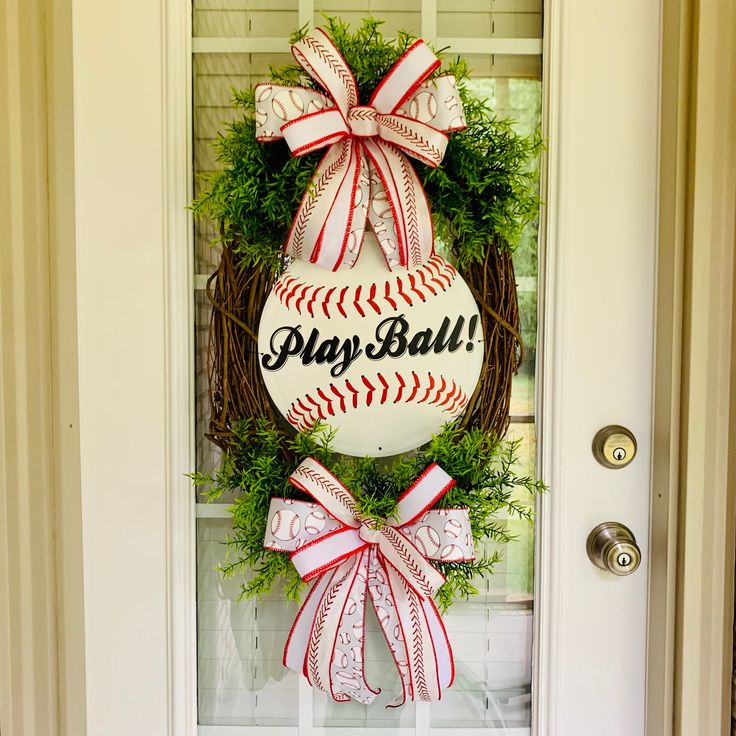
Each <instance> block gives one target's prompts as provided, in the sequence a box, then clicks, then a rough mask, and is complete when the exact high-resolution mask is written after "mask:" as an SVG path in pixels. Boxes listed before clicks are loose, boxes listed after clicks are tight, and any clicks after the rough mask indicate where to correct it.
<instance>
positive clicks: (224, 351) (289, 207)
mask: <svg viewBox="0 0 736 736" xmlns="http://www.w3.org/2000/svg"><path fill="white" fill-rule="evenodd" d="M326 31H327V36H328V37H329V39H331V42H332V44H334V47H335V48H336V49H337V51H339V54H340V55H341V56H342V58H343V59H344V62H345V63H346V64H347V66H348V67H349V68H350V69H351V70H352V73H353V75H354V78H355V82H356V84H357V90H358V97H359V104H361V105H365V104H367V102H368V100H369V99H370V98H371V94H372V93H373V91H374V89H375V88H376V87H377V85H378V84H379V82H381V80H382V79H384V77H386V75H387V72H388V71H389V70H390V69H392V67H394V65H395V64H397V62H399V61H400V60H401V59H403V58H404V57H405V55H406V54H407V53H408V52H409V51H410V50H411V49H413V48H414V46H415V45H416V44H415V41H416V40H415V39H414V38H413V37H411V36H410V35H408V34H405V33H400V34H399V35H398V36H397V38H395V39H386V38H384V37H383V35H382V34H381V32H380V23H379V22H378V21H376V20H372V19H367V20H364V21H363V23H362V25H361V26H360V27H359V28H357V29H355V30H352V29H351V28H350V27H349V26H347V25H346V24H344V23H343V22H341V21H339V20H337V19H334V18H328V19H327V21H326ZM307 37H308V35H307V29H306V28H303V29H300V30H299V31H297V32H296V33H295V34H294V35H293V36H292V37H291V39H290V42H291V43H292V44H297V43H299V42H300V41H302V40H303V39H305V38H307ZM444 71H445V73H449V74H452V75H454V78H455V82H456V85H457V94H458V95H459V99H460V100H461V102H462V106H463V108H464V112H465V120H466V122H467V126H466V127H465V128H464V129H462V130H458V131H456V132H454V133H453V135H452V136H450V137H449V141H448V143H447V148H446V151H445V154H444V160H443V162H442V165H441V166H438V167H436V168H432V167H429V166H422V165H418V166H416V167H415V169H416V174H417V175H418V177H419V180H420V182H421V185H422V187H423V188H424V191H425V192H426V195H427V200H428V204H429V208H430V210H431V214H432V225H433V227H434V233H435V247H436V248H437V250H438V251H439V252H440V253H441V254H442V255H443V256H445V258H447V260H448V261H450V262H451V263H452V264H453V265H454V268H456V269H457V271H458V272H459V273H460V275H461V276H462V277H463V278H464V280H465V282H466V283H467V285H468V287H469V289H470V292H471V293H472V295H473V297H474V299H475V301H476V303H477V305H478V307H479V311H480V317H481V325H482V332H483V338H484V344H485V351H484V357H483V366H482V371H481V376H482V378H481V381H480V382H479V384H478V388H477V389H476V390H475V392H474V393H473V394H472V396H470V397H469V398H468V401H467V405H466V406H465V408H464V411H463V413H462V415H461V416H459V417H458V418H457V419H456V420H455V421H453V422H450V423H448V424H446V425H445V426H444V428H442V429H441V430H440V431H439V432H437V433H436V434H435V435H434V436H432V438H431V440H430V441H429V442H428V443H427V444H426V445H425V446H423V447H420V448H418V449H416V450H414V451H411V452H407V453H404V454H402V455H400V456H397V457H394V458H390V459H385V458H383V459H375V458H371V457H349V456H346V455H342V454H340V453H338V452H336V451H335V450H333V448H332V445H333V440H334V438H335V431H334V430H333V429H332V428H331V427H330V426H329V424H328V423H327V422H323V421H315V422H312V423H310V425H309V426H308V427H306V428H305V429H302V430H301V431H298V432H295V431H294V430H293V428H292V427H290V426H289V425H288V424H287V423H286V422H285V421H284V418H283V417H282V416H281V414H280V413H279V411H278V410H277V409H276V408H275V407H274V405H273V403H272V401H271V399H270V398H269V393H268V391H267V389H266V386H265V384H264V381H263V378H262V375H261V367H260V364H259V351H258V334H257V333H258V324H259V320H260V317H261V313H262V311H263V309H264V305H265V304H266V301H267V299H268V297H269V294H271V291H272V289H273V287H274V284H275V283H276V282H277V280H278V279H279V277H280V275H281V274H282V272H283V271H284V269H285V268H286V267H287V266H288V265H289V259H288V257H286V256H285V255H284V252H283V247H284V242H285V240H286V238H287V236H288V235H289V232H290V228H291V226H292V222H293V220H294V218H295V215H296V213H297V211H298V209H299V207H300V203H301V202H302V198H303V196H304V193H305V191H307V190H308V188H309V186H310V182H311V181H312V179H313V177H314V175H315V170H316V168H317V167H318V165H319V163H320V160H321V154H320V153H318V152H316V153H307V154H306V155H303V156H299V157H295V156H292V154H291V152H290V150H289V148H288V147H287V146H286V145H285V144H284V142H283V141H280V142H274V143H270V144H268V145H263V144H262V143H261V142H259V141H258V140H257V136H256V131H257V125H258V120H257V100H256V93H255V91H254V90H246V91H238V92H235V93H234V97H233V99H234V104H235V106H236V107H237V108H239V109H240V110H241V112H242V116H241V117H240V119H238V120H236V121H235V122H232V123H230V124H229V125H228V126H227V129H226V132H225V133H224V134H223V135H221V136H220V138H219V140H218V141H217V143H216V146H217V152H218V161H219V163H220V165H221V168H220V169H219V170H218V171H216V172H215V173H213V174H212V175H210V176H209V178H208V179H207V181H206V187H205V190H204V191H203V192H202V194H201V195H200V196H199V197H198V198H197V199H196V200H195V201H194V203H193V210H194V212H195V214H196V215H198V216H206V217H209V218H211V219H213V220H214V221H215V222H216V223H218V225H219V238H218V240H217V243H218V244H219V245H220V246H221V248H222V256H221V260H220V263H219V267H218V268H217V270H216V271H215V272H214V273H213V274H212V276H211V277H210V279H209V281H208V284H207V294H208V297H209V299H210V301H211V304H212V316H211V322H210V332H209V364H208V368H209V379H210V394H209V395H210V404H211V420H210V432H209V434H208V437H209V438H210V439H211V440H212V441H213V442H215V443H216V444H217V445H218V446H219V447H220V448H222V450H223V455H222V461H221V464H220V467H219V468H218V469H217V471H216V472H215V473H214V474H211V475H210V474H199V473H197V474H194V476H193V477H194V480H195V483H196V484H197V485H198V486H202V487H203V488H204V491H205V493H206V494H207V496H208V498H209V499H210V500H214V499H216V498H219V497H221V496H222V495H223V494H234V496H235V501H234V503H233V505H232V506H231V512H232V520H233V532H232V534H231V536H230V537H229V538H228V540H227V544H228V547H229V553H230V554H229V558H228V560H227V561H226V562H225V563H224V564H223V566H222V568H221V569H222V571H223V572H224V573H225V574H226V575H233V574H236V573H238V574H243V575H244V577H245V580H244V582H243V588H242V591H243V595H245V596H251V595H257V596H262V595H265V594H267V593H268V592H269V591H271V590H272V588H273V586H274V585H276V584H280V585H283V588H284V590H285V592H286V595H287V596H288V597H289V598H292V599H294V598H297V597H299V595H300V593H301V590H302V587H303V585H304V582H305V579H309V576H306V575H304V574H302V571H298V570H297V568H296V567H295V566H294V565H292V560H291V559H290V557H289V556H287V555H284V554H282V552H284V551H288V550H287V549H285V548H283V547H282V548H279V547H273V546H271V547H268V545H267V546H266V547H264V535H266V537H268V534H269V527H273V524H274V522H275V517H274V507H273V503H274V499H277V500H278V502H279V503H283V504H294V503H302V504H309V503H310V502H311V498H310V495H311V496H314V493H311V494H310V493H309V485H308V484H307V485H304V484H302V483H301V482H298V480H295V478H296V476H297V475H298V473H299V472H300V470H303V469H304V467H305V463H309V462H313V463H316V464H317V465H316V466H314V467H316V468H317V469H318V473H323V474H322V475H321V476H320V478H319V479H318V480H319V482H320V483H322V484H323V485H324V484H327V485H329V484H330V483H332V486H333V487H338V486H339V489H341V490H339V491H338V492H339V493H342V491H345V493H343V494H342V495H343V497H347V498H348V501H347V505H348V507H349V508H351V509H352V511H351V514H352V513H354V514H355V518H356V519H357V520H358V521H359V522H360V528H361V532H360V535H361V536H360V538H361V539H366V540H368V539H369V538H370V539H369V541H370V543H371V544H375V539H374V538H372V537H370V535H371V534H373V533H375V534H379V532H381V533H383V532H386V530H387V528H388V527H389V526H390V524H387V522H386V520H390V519H391V518H392V517H393V516H394V515H395V514H396V513H397V505H398V504H400V500H401V498H403V496H402V494H404V495H405V491H406V489H407V488H410V489H411V488H414V487H415V485H416V483H417V482H418V481H415V480H414V479H416V478H417V477H419V478H420V479H421V478H424V476H425V475H426V474H427V473H428V471H429V470H430V469H434V468H436V467H438V466H439V468H440V469H441V472H442V473H444V474H445V475H442V477H443V478H444V477H445V476H447V477H450V478H451V479H452V482H449V483H447V484H446V485H445V486H444V487H443V490H442V494H441V495H437V497H436V498H435V497H432V502H431V503H430V504H427V506H426V508H430V507H431V509H433V510H439V511H440V512H442V513H446V512H447V511H448V510H452V509H455V510H457V509H462V510H463V514H465V513H467V521H466V523H467V524H468V525H469V534H468V537H469V539H468V544H469V545H470V546H471V547H472V546H473V545H474V546H475V548H476V549H479V550H484V549H486V548H487V547H486V546H487V543H488V542H502V543H503V542H508V541H510V538H509V535H508V533H507V531H506V529H505V526H504V523H503V521H502V520H501V516H502V514H503V515H504V516H507V515H515V516H517V517H520V518H525V519H531V511H530V508H529V507H528V506H527V505H525V504H522V503H520V502H519V501H518V500H517V490H518V489H525V490H527V491H529V492H530V493H536V492H539V491H542V490H543V489H544V485H543V484H542V482H541V481H537V480H535V479H533V478H531V477H527V476H520V475H518V474H517V473H516V471H515V465H516V462H517V459H518V458H517V455H518V449H519V442H518V441H508V440H504V439H503V435H504V433H505V431H506V429H507V427H508V422H509V401H510V394H511V381H512V377H513V375H514V374H515V373H516V372H517V370H518V368H519V365H520V363H521V360H522V355H523V347H522V342H521V336H520V326H519V309H518V302H517V295H516V283H515V277H514V270H513V264H512V258H511V256H512V253H513V250H514V247H515V245H516V244H517V242H518V240H519V237H520V235H521V233H522V231H523V229H524V227H525V226H526V225H527V224H528V223H529V222H530V221H531V220H533V219H534V218H535V217H536V215H537V212H538V207H539V200H538V197H537V194H536V191H535V189H536V180H535V177H534V175H533V173H531V172H530V170H529V167H528V162H529V160H530V158H531V157H532V156H534V155H535V154H537V153H538V151H539V148H540V145H541V141H540V139H539V137H538V136H535V137H532V138H524V137H522V136H520V135H519V134H517V133H516V132H515V131H514V130H513V129H512V127H511V124H510V123H509V122H508V121H503V120H499V119H497V118H496V117H495V116H494V114H493V112H492V110H491V109H490V107H489V105H488V103H487V102H486V101H485V100H483V99H479V98H477V97H475V96H474V95H473V94H472V92H471V90H470V88H469V86H468V84H467V82H468V79H469V72H468V67H467V65H466V63H465V62H464V61H463V60H462V59H455V60H453V61H451V62H450V63H449V64H448V65H447V68H446V70H444ZM438 74H439V71H435V72H433V74H432V76H431V77H429V79H430V80H431V79H433V78H435V77H437V75H438ZM271 81H272V82H273V83H274V84H276V85H289V86H292V87H296V86H299V87H302V88H307V89H312V90H315V91H324V90H323V89H322V87H321V86H320V85H319V84H318V83H317V82H316V81H315V80H314V79H313V78H312V76H309V75H307V74H305V71H304V68H303V65H302V66H299V65H290V66H286V67H283V68H280V69H272V70H271ZM312 506H314V504H312ZM305 508H306V506H305ZM310 508H311V507H310ZM325 509H327V510H328V511H329V507H328V506H325ZM307 510H309V509H307ZM321 518H322V519H323V520H324V514H322V517H321ZM346 523H348V524H349V523H350V519H348V522H346ZM447 523H449V522H447ZM345 529H347V527H346V528H345ZM345 529H343V531H345ZM364 529H368V530H372V531H369V532H366V535H367V536H364V533H363V531H362V530H364ZM337 531H339V530H336V532H335V533H337ZM389 531H390V530H389ZM386 533H387V532H386ZM292 536H293V535H292ZM387 536H390V535H388V533H387ZM470 536H472V540H471V539H470ZM420 541H421V540H420ZM366 543H368V542H366ZM417 544H419V546H420V547H421V544H420V543H419V542H417ZM297 551H298V550H295V549H293V548H292V549H291V557H292V558H293V557H294V554H295V553H296V552H297ZM498 559H499V555H498V552H490V551H485V552H483V553H482V554H480V555H479V556H478V557H474V558H470V557H468V556H465V557H462V556H461V557H457V558H455V559H453V558H451V557H448V558H447V559H445V558H444V557H439V556H436V557H434V558H433V567H434V568H436V569H437V570H438V571H439V572H440V573H441V574H442V576H443V582H442V584H441V585H437V586H436V588H432V593H433V595H434V597H435V600H436V601H437V603H438V604H439V606H440V608H441V609H443V610H444V609H446V608H447V607H448V606H449V605H451V603H452V602H453V601H455V600H457V599H458V598H466V597H468V596H470V595H472V594H474V593H476V592H477V590H476V588H475V585H474V579H476V578H477V576H485V575H488V574H490V573H491V572H492V570H493V567H494V565H495V564H496V562H497V561H498ZM295 564H296V563H295ZM390 567H391V566H390V565H389V566H388V567H387V569H389V568H390ZM320 580H321V578H320ZM315 587H318V586H315ZM310 595H311V594H310ZM305 605H306V604H305ZM427 615H428V616H429V617H430V618H431V616H430V614H427ZM428 620H429V619H428ZM295 626H296V624H295ZM290 639H291V637H290ZM305 646H306V645H305ZM287 648H288V645H287ZM447 648H448V650H449V643H448V644H447ZM394 656H395V658H397V656H398V655H397V654H396V653H395V652H394ZM437 656H441V654H440V655H437ZM450 656H451V655H450ZM285 661H287V663H288V654H286V655H285ZM397 664H400V662H399V660H398V659H397ZM327 667H328V670H329V665H327ZM409 669H411V668H409ZM400 670H401V668H400ZM305 671H306V664H305ZM310 672H312V670H310ZM318 674H319V667H318V666H317V665H314V671H313V672H312V679H313V680H315V681H314V682H313V684H317V685H319V686H320V687H323V685H322V684H320V682H319V677H318ZM333 674H334V673H333ZM338 674H340V673H339V672H338ZM342 675H343V677H346V675H345V673H344V671H343V672H342ZM331 676H332V675H330V677H331ZM403 677H404V674H403V673H402V678H403ZM407 677H409V680H411V677H413V675H412V674H411V673H409V674H408V675H407ZM407 682H408V681H407ZM445 684H446V683H445ZM343 685H345V683H343ZM330 687H331V688H332V685H331V686H330ZM350 687H352V686H349V685H345V688H347V690H350ZM345 688H343V690H345ZM323 689H327V688H326V686H324V687H323ZM357 691H358V690H357V689H356V691H355V692H357ZM332 692H333V697H335V698H336V699H338V700H340V699H344V698H343V697H342V695H345V693H344V692H342V691H341V692H342V695H339V694H338V695H336V694H335V692H336V691H335V689H334V688H332ZM355 692H354V693H353V694H352V695H349V696H350V697H355V698H356V699H360V696H358V695H356V694H355ZM361 692H363V691H361ZM366 692H367V691H366ZM407 692H408V693H409V694H411V693H412V692H413V690H412V686H410V685H406V686H405V693H407ZM345 697H348V695H345ZM365 697H366V698H367V700H370V699H371V696H370V695H365ZM428 698H429V696H428ZM429 699H432V698H429Z"/></svg>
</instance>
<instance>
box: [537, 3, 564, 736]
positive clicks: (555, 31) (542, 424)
mask: <svg viewBox="0 0 736 736" xmlns="http://www.w3.org/2000/svg"><path fill="white" fill-rule="evenodd" d="M561 5H562V0H545V2H544V13H543V15H544V31H543V37H544V53H543V57H542V66H543V68H544V78H543V84H542V96H543V99H542V134H543V136H544V139H545V140H546V141H549V140H552V139H553V138H556V136H557V133H558V130H559V123H558V116H559V115H560V110H559V107H560V105H559V102H560V97H559V95H560V87H561V83H562V80H561V73H560V66H561V56H562V40H561V34H562V12H561ZM560 165H561V164H560V157H559V148H558V147H557V146H550V147H548V150H547V151H546V155H545V156H542V166H541V174H540V190H541V192H542V194H543V197H544V200H545V202H546V205H545V206H544V207H542V210H541V213H540V215H541V216H540V223H539V235H538V251H539V252H538V256H537V257H538V278H539V283H538V287H537V362H536V371H537V375H536V381H535V393H536V396H535V411H536V414H537V469H538V472H539V475H540V477H543V478H544V477H546V476H545V472H546V469H547V468H549V467H551V465H552V462H553V457H552V443H551V442H548V441H547V439H548V438H549V437H553V436H555V433H556V432H558V431H561V430H560V424H561V422H560V416H559V412H554V411H553V406H554V404H553V399H552V394H551V390H552V379H551V376H552V375H553V374H554V373H557V372H558V371H559V368H558V367H555V368H554V369H553V368H552V366H551V365H550V364H551V358H552V357H556V358H557V359H559V352H558V353H557V355H556V356H555V354H554V352H553V351H552V350H551V349H548V348H549V347H551V346H549V342H550V336H549V332H550V330H549V329H548V325H547V322H546V319H545V316H546V315H550V314H554V313H555V311H556V310H557V309H559V305H558V302H560V301H562V298H563V296H564V295H562V294H558V293H556V291H555V289H553V288H552V286H553V282H552V267H553V253H552V252H551V248H550V241H552V242H554V241H555V238H554V237H551V234H552V233H554V232H555V231H556V228H557V208H556V207H555V206H554V202H555V201H556V198H557V180H558V177H559V173H560ZM557 337H558V338H561V337H562V336H560V335H557ZM543 398H544V401H543V400H542V399H543ZM555 419H556V421H557V426H554V424H553V422H554V420H555ZM552 532H553V518H552V509H551V508H550V500H549V497H548V496H542V497H541V498H539V499H538V501H537V508H536V522H535V538H534V605H535V617H534V667H533V673H534V679H533V682H532V733H533V734H535V736H544V735H545V734H547V728H548V726H549V724H550V723H553V722H554V704H555V694H554V690H553V685H552V682H551V680H550V677H551V676H553V672H554V669H553V668H554V664H555V663H556V662H557V661H558V660H557V657H558V654H559V652H558V650H557V647H556V646H555V643H556V642H557V641H558V640H559V633H558V632H556V631H554V630H553V622H555V621H558V622H559V620H560V612H559V608H560V596H559V587H558V586H557V585H553V584H552V581H553V575H554V571H553V569H552V560H551V556H548V555H546V554H544V550H545V549H548V548H549V544H550V542H549V541H548V540H550V539H551V538H552ZM560 582H561V581H560Z"/></svg>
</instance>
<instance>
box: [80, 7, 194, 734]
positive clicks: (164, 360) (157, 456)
mask: <svg viewBox="0 0 736 736" xmlns="http://www.w3.org/2000/svg"><path fill="white" fill-rule="evenodd" d="M188 13H189V7H188V4H186V3H174V2H164V1H163V0H162V1H160V2H150V0H133V1H132V2H128V3H125V5H123V6H120V7H119V8H117V9H116V10H113V9H111V7H110V6H109V5H107V4H104V3H99V2H96V1H95V0H74V2H73V39H74V80H73V81H74V117H75V161H74V164H75V170H76V246H77V250H76V253H77V309H78V315H79V316H78V331H79V381H80V453H81V498H82V517H83V545H84V598H85V639H86V670H87V729H88V733H89V734H105V736H124V735H125V736H127V735H128V734H131V733H135V734H171V736H180V734H187V733H192V732H193V731H192V729H193V727H194V672H195V661H194V643H193V641H194V640H193V632H194V608H193V607H194V582H193V581H194V574H193V550H192V538H191V537H192V530H193V523H194V522H193V518H194V514H193V508H192V504H193V496H192V492H191V486H190V483H189V481H188V480H187V478H186V477H185V473H187V472H189V471H190V470H191V469H192V458H191V444H192V443H191V431H190V427H191V416H190V411H191V405H192V401H191V383H190V381H191V379H190V374H191V308H190V304H191V298H192V288H191V286H192V284H191V281H192V279H191V263H190V261H191V254H190V252H191V243H190V235H189V230H190V227H189V218H188V215H187V211H186V206H187V204H188V201H189V195H190V190H189V181H190V179H191V177H190V175H189V128H190V126H189V122H188V121H189V112H188V110H189V82H188V79H189V73H188V65H189V58H188V57H189V49H188V43H189V41H188V39H189V36H190V34H189V20H188Z"/></svg>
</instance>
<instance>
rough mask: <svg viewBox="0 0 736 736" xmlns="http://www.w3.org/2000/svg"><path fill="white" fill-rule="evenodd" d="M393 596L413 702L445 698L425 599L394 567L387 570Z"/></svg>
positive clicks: (388, 566) (387, 567)
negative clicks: (421, 597)
mask: <svg viewBox="0 0 736 736" xmlns="http://www.w3.org/2000/svg"><path fill="white" fill-rule="evenodd" d="M385 569H386V572H387V574H388V581H389V585H390V587H391V593H392V595H393V599H394V601H395V603H396V610H397V611H398V615H399V625H400V626H401V630H402V633H403V637H404V642H405V645H406V655H407V663H408V666H409V675H410V677H411V687H412V698H413V700H422V701H433V700H439V699H440V698H441V696H442V689H441V686H440V673H439V668H438V662H437V655H436V651H435V642H434V639H433V635H432V629H431V628H430V625H429V622H428V620H427V615H426V612H425V609H424V607H423V605H422V599H420V597H419V596H418V595H417V593H416V592H415V591H414V589H413V588H412V587H411V586H410V585H409V584H408V582H407V581H406V579H405V578H404V577H403V576H402V575H400V574H399V573H398V572H397V571H396V570H394V569H393V567H392V566H390V565H387V566H386V568H385Z"/></svg>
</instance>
